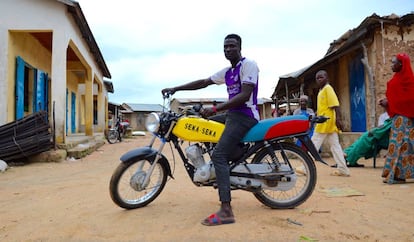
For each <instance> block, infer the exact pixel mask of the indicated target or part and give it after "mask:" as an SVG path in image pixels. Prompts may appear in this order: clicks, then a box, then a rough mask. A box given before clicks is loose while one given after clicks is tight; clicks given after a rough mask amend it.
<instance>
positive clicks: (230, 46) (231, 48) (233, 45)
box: [224, 38, 240, 61]
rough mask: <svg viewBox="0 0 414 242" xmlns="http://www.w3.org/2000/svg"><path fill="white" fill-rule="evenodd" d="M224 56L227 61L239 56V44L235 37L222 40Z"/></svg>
mask: <svg viewBox="0 0 414 242" xmlns="http://www.w3.org/2000/svg"><path fill="white" fill-rule="evenodd" d="M224 56H226V59H227V60H229V61H231V60H234V59H237V58H240V46H239V43H238V42H237V40H236V39H232V38H229V39H225V40H224Z"/></svg>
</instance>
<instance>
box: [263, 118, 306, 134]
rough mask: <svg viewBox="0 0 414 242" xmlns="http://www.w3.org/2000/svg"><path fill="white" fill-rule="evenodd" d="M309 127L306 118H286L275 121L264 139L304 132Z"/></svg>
mask: <svg viewBox="0 0 414 242" xmlns="http://www.w3.org/2000/svg"><path fill="white" fill-rule="evenodd" d="M308 129H309V121H308V120H287V121H284V122H280V123H277V124H275V125H273V126H272V127H270V128H269V130H268V131H267V132H266V135H265V139H272V138H275V137H281V136H287V135H292V134H298V133H303V132H306V131H307V130H308Z"/></svg>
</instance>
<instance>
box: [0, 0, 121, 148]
mask: <svg viewBox="0 0 414 242" xmlns="http://www.w3.org/2000/svg"><path fill="white" fill-rule="evenodd" d="M104 78H109V79H110V78H111V74H110V72H109V70H108V67H107V66H106V63H105V61H104V58H103V56H102V54H101V51H100V50H99V48H98V45H97V43H96V41H95V38H94V36H93V34H92V32H91V30H90V29H89V26H88V23H87V21H86V18H85V16H84V15H83V12H82V9H81V7H80V5H79V3H78V2H76V1H72V0H42V1H33V0H13V1H2V2H1V3H0V126H1V125H4V124H6V123H9V122H12V121H15V120H18V119H20V118H23V117H24V116H26V115H28V114H32V113H34V112H37V111H40V110H45V111H47V112H48V119H49V123H50V126H51V127H54V129H53V132H54V136H55V137H56V143H57V144H65V143H66V141H67V137H68V136H70V135H73V134H85V135H86V136H93V135H94V133H104V131H105V128H106V127H107V116H108V111H107V110H108V92H113V87H112V83H111V82H109V81H105V80H104Z"/></svg>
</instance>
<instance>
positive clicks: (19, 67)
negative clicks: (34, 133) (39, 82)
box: [15, 56, 25, 120]
mask: <svg viewBox="0 0 414 242" xmlns="http://www.w3.org/2000/svg"><path fill="white" fill-rule="evenodd" d="M24 67H25V62H24V60H23V59H22V58H21V57H20V56H18V57H17V58H16V90H15V91H16V93H15V95H16V110H15V112H16V120H17V119H21V118H23V117H24Z"/></svg>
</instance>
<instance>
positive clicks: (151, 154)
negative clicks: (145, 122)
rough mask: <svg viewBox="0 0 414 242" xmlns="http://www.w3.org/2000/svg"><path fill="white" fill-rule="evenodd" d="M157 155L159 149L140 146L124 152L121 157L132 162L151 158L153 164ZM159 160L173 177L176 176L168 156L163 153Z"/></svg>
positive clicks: (125, 161)
mask: <svg viewBox="0 0 414 242" xmlns="http://www.w3.org/2000/svg"><path fill="white" fill-rule="evenodd" d="M156 156H157V150H155V149H153V148H150V147H140V148H137V149H133V150H130V151H128V152H127V153H125V154H123V155H122V156H121V158H120V160H121V162H123V163H130V162H134V161H137V160H143V159H146V160H149V161H150V162H151V164H152V163H153V162H154V160H155V157H156ZM158 162H159V163H160V164H161V165H163V166H164V167H166V169H167V173H168V175H169V176H170V177H171V178H174V177H173V176H172V173H171V167H170V163H169V162H168V160H167V158H166V157H165V156H164V155H163V154H161V158H160V159H159V160H158Z"/></svg>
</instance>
